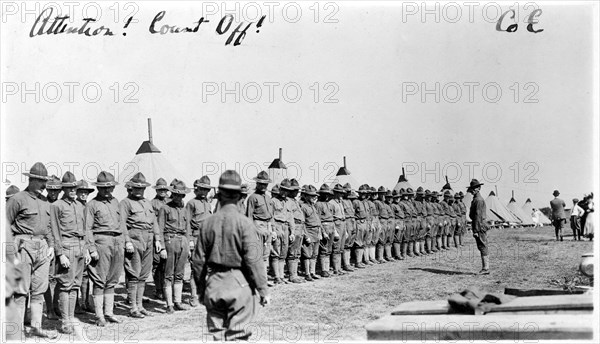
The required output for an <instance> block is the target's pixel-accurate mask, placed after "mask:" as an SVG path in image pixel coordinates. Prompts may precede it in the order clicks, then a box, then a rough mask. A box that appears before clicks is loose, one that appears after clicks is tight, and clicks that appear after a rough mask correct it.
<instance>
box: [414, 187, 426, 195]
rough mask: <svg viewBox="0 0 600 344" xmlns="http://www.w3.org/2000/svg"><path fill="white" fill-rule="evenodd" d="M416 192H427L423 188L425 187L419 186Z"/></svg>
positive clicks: (422, 193) (418, 193) (421, 193)
mask: <svg viewBox="0 0 600 344" xmlns="http://www.w3.org/2000/svg"><path fill="white" fill-rule="evenodd" d="M416 194H417V195H424V194H425V191H424V190H423V187H421V186H419V187H418V188H417V192H416Z"/></svg>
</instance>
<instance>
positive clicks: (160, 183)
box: [152, 178, 169, 190]
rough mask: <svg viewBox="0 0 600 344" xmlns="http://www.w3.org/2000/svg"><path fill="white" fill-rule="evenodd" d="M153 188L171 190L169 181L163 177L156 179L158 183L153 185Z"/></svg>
mask: <svg viewBox="0 0 600 344" xmlns="http://www.w3.org/2000/svg"><path fill="white" fill-rule="evenodd" d="M152 188H153V189H156V190H169V186H168V185H167V181H166V180H164V179H163V178H158V180H157V181H156V185H153V186H152Z"/></svg>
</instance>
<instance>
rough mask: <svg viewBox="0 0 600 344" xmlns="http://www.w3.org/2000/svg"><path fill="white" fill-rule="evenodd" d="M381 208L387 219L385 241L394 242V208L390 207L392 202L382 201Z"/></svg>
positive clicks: (387, 242)
mask: <svg viewBox="0 0 600 344" xmlns="http://www.w3.org/2000/svg"><path fill="white" fill-rule="evenodd" d="M383 208H384V209H385V211H386V212H387V214H388V219H387V234H386V237H385V243H386V244H388V245H389V244H391V243H393V242H394V235H395V233H396V216H395V215H394V209H392V203H391V202H390V203H388V202H385V203H383Z"/></svg>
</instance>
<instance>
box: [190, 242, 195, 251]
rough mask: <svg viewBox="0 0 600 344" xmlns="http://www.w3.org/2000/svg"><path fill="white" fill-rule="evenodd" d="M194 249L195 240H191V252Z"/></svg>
mask: <svg viewBox="0 0 600 344" xmlns="http://www.w3.org/2000/svg"><path fill="white" fill-rule="evenodd" d="M193 250H194V242H193V241H190V252H191V251H193Z"/></svg>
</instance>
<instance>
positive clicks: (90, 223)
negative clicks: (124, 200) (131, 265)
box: [83, 196, 127, 294]
mask: <svg viewBox="0 0 600 344" xmlns="http://www.w3.org/2000/svg"><path fill="white" fill-rule="evenodd" d="M84 213H85V217H84V220H83V221H84V226H85V229H86V231H91V232H92V234H93V242H89V243H88V246H89V250H90V252H98V257H99V258H98V260H97V261H95V262H92V263H90V265H89V266H88V275H89V277H90V280H91V281H92V283H93V284H94V294H96V293H100V290H103V289H112V288H114V287H115V286H116V285H117V283H119V278H120V277H121V273H122V271H123V260H124V255H125V236H127V228H126V227H125V222H124V221H121V214H120V211H119V202H117V199H116V198H114V197H111V198H110V199H105V198H100V197H99V196H96V197H95V198H94V199H92V200H91V201H89V202H88V204H87V205H86V206H85V211H84Z"/></svg>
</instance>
